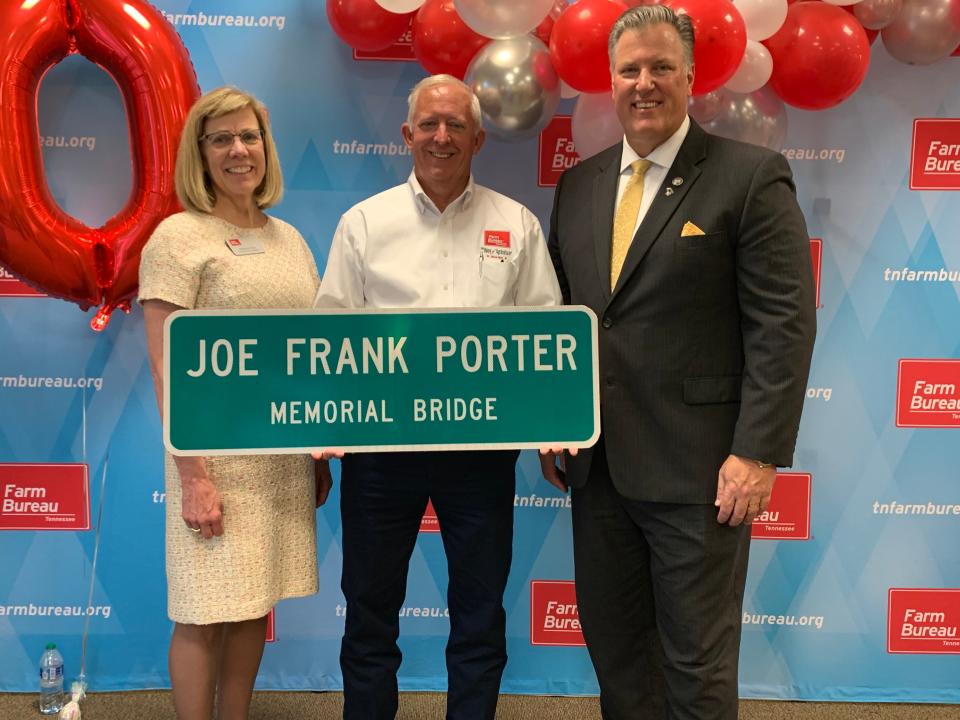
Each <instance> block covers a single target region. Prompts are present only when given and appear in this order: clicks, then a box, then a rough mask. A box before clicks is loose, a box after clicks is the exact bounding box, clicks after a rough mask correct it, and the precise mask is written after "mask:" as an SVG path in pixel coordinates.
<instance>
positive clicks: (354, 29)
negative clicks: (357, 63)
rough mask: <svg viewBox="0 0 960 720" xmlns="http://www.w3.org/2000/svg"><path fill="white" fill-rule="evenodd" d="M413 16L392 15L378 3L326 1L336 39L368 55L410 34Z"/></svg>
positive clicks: (353, 0)
mask: <svg viewBox="0 0 960 720" xmlns="http://www.w3.org/2000/svg"><path fill="white" fill-rule="evenodd" d="M412 14H413V13H403V14H401V13H394V12H390V11H389V10H385V9H384V8H383V7H381V6H380V5H378V4H377V3H376V0H327V19H328V20H329V21H330V27H332V28H333V31H334V32H335V33H336V34H337V37H339V38H340V39H341V40H343V41H344V42H345V43H346V44H347V45H349V46H350V47H352V48H354V49H355V50H364V51H366V52H375V51H377V50H384V49H386V48H388V47H390V46H391V45H393V43H395V42H396V41H397V40H398V39H399V37H400V36H401V35H403V34H404V33H405V32H406V31H407V27H408V26H409V25H410V15H412Z"/></svg>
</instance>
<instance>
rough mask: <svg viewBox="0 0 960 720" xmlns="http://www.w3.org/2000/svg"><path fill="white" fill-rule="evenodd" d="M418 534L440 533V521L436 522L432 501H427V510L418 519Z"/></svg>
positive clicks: (435, 512)
mask: <svg viewBox="0 0 960 720" xmlns="http://www.w3.org/2000/svg"><path fill="white" fill-rule="evenodd" d="M420 532H422V533H438V532H440V521H439V520H437V511H436V510H434V509H433V501H432V500H427V509H426V510H425V511H424V513H423V517H422V518H421V519H420Z"/></svg>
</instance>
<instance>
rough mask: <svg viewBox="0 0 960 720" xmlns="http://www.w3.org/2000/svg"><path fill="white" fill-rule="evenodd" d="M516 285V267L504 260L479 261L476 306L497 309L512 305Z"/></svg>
mask: <svg viewBox="0 0 960 720" xmlns="http://www.w3.org/2000/svg"><path fill="white" fill-rule="evenodd" d="M516 284H517V267H516V265H514V264H513V263H512V262H510V261H508V260H504V261H503V262H500V261H499V260H492V259H484V260H481V261H480V288H479V298H478V303H477V304H478V305H479V306H480V307H497V306H500V305H513V304H514V302H513V298H514V294H515V292H514V291H515V289H516Z"/></svg>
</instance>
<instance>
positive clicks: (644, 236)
mask: <svg viewBox="0 0 960 720" xmlns="http://www.w3.org/2000/svg"><path fill="white" fill-rule="evenodd" d="M706 140H707V135H706V133H705V132H704V131H703V129H702V128H701V127H700V126H699V125H698V124H697V123H696V122H694V120H693V119H692V118H691V120H690V130H688V131H687V137H686V138H685V139H684V141H683V144H682V145H681V146H680V151H679V152H678V153H677V157H676V158H675V159H674V161H673V165H671V166H670V169H669V170H668V171H667V176H666V177H665V178H664V180H663V184H662V185H661V186H660V188H659V190H657V196H656V197H655V198H654V199H653V204H651V205H650V209H649V210H648V211H647V214H646V215H645V216H644V218H643V222H642V223H640V227H639V228H637V234H636V235H635V236H634V237H633V243H632V244H631V245H630V249H629V250H628V251H627V257H626V259H625V260H624V262H623V269H622V270H621V271H620V279H619V280H617V286H616V288H614V291H613V295H616V294H617V293H618V292H619V291H620V289H621V288H622V287H623V285H624V283H626V282H627V281H628V280H629V279H630V276H631V275H632V274H633V273H634V271H636V269H637V267H638V266H639V265H640V262H641V261H642V260H643V257H644V256H645V255H646V254H647V251H648V250H649V249H650V247H651V246H652V245H653V243H654V242H655V241H656V240H657V238H659V237H660V233H661V232H662V231H663V227H664V226H665V225H666V224H667V222H668V221H669V220H670V218H671V217H673V214H674V213H675V212H676V211H677V208H678V207H680V203H681V202H683V198H684V197H686V194H687V193H688V192H689V191H690V188H691V187H693V184H694V183H695V182H696V181H697V178H699V177H700V167H699V165H700V163H701V162H703V160H704V158H705V157H706ZM674 178H680V179H681V180H682V182H681V183H680V184H679V185H675V184H674ZM611 218H612V215H611ZM611 227H612V222H611ZM609 268H610V253H609V251H608V252H607V269H608V270H609ZM608 277H609V273H608ZM608 283H609V280H608Z"/></svg>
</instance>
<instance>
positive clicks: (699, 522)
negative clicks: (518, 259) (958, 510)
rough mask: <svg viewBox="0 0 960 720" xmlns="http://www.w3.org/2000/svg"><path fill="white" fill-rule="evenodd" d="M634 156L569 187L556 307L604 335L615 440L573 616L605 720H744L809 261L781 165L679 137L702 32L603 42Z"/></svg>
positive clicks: (579, 465) (607, 433)
mask: <svg viewBox="0 0 960 720" xmlns="http://www.w3.org/2000/svg"><path fill="white" fill-rule="evenodd" d="M610 60H611V71H612V76H613V98H614V103H615V106H616V112H617V115H618V117H619V119H620V122H621V124H622V125H623V129H624V141H623V142H622V143H621V144H618V145H616V146H614V147H611V148H609V149H608V150H605V151H603V152H601V153H600V154H598V155H596V156H594V157H592V158H589V159H587V160H585V161H584V162H583V163H581V164H580V165H579V166H577V167H574V168H572V169H570V170H568V171H567V172H566V173H565V174H564V175H563V176H562V178H561V179H560V182H559V183H558V185H557V190H556V198H555V201H554V207H553V214H552V216H551V227H550V238H549V248H550V252H551V255H552V258H553V262H554V266H555V268H556V271H557V275H558V277H559V281H560V287H561V290H562V292H563V295H564V299H565V301H566V302H569V303H577V304H583V305H586V306H588V307H590V308H592V309H593V311H594V312H595V313H596V314H597V317H598V318H599V320H600V337H599V343H600V391H601V411H602V423H603V433H602V436H601V439H600V441H599V442H598V443H597V445H596V446H595V447H593V448H592V449H590V450H587V451H581V452H580V454H579V455H577V456H576V457H570V458H569V459H568V460H567V463H566V465H567V467H566V470H567V473H566V475H565V476H564V475H563V473H562V472H561V471H560V470H559V469H558V468H556V467H555V465H554V457H553V454H552V453H547V454H546V455H545V456H544V457H543V470H544V475H545V476H546V477H547V479H548V480H550V481H551V482H553V483H554V484H555V485H557V486H558V487H560V488H565V487H566V483H569V485H570V486H571V487H572V488H573V491H572V493H573V531H574V559H575V564H576V583H577V600H578V604H579V611H580V620H581V624H582V627H583V632H584V636H585V638H586V641H587V646H588V649H589V651H590V655H591V658H592V660H593V664H594V667H595V669H596V671H597V676H598V678H599V681H600V691H601V707H602V711H603V716H604V718H607V719H608V720H628V719H629V720H634V719H636V718H648V717H650V718H653V717H667V718H671V719H674V718H677V719H680V718H683V719H688V718H689V719H691V720H692V719H696V720H707V719H710V720H721V719H722V720H735V719H736V717H737V661H738V656H739V649H740V618H741V614H742V605H743V590H744V584H745V579H746V569H747V554H748V549H749V543H750V527H749V524H750V522H751V521H752V520H753V518H755V517H756V516H757V515H759V514H760V513H762V512H763V511H764V510H765V509H766V506H767V503H768V502H769V500H770V493H771V490H772V488H773V483H774V479H775V475H776V467H777V466H789V465H790V464H791V463H792V462H793V452H794V446H795V443H796V437H797V430H798V426H799V423H800V411H801V408H802V405H803V398H804V393H805V389H806V380H807V373H808V371H809V366H810V356H811V352H812V348H813V339H814V335H815V318H814V314H815V308H814V287H813V275H812V269H811V262H810V254H809V239H808V237H807V233H806V226H805V223H804V220H803V216H802V214H801V211H800V209H799V207H798V205H797V201H796V198H795V194H794V186H793V181H792V178H791V174H790V169H789V167H788V165H787V163H786V161H785V160H784V159H783V157H782V156H780V155H779V154H777V153H774V152H771V151H769V150H766V149H762V148H759V147H754V146H751V145H746V144H743V143H738V142H734V141H731V140H726V139H723V138H719V137H716V136H713V135H710V134H708V133H706V132H704V131H703V130H702V129H701V128H700V127H699V126H698V125H697V124H696V123H695V122H693V121H692V120H690V119H689V118H688V116H687V100H688V98H689V96H690V94H691V92H690V91H691V86H692V84H693V76H694V67H693V29H692V26H691V23H690V20H689V18H688V17H687V16H685V15H679V16H678V15H676V14H674V12H673V11H672V10H670V9H668V8H666V7H661V6H640V7H636V8H632V9H631V10H628V11H627V12H626V13H625V14H624V15H623V16H622V17H621V18H620V20H618V22H617V23H616V25H615V26H614V28H613V30H612V32H611V36H610Z"/></svg>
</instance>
